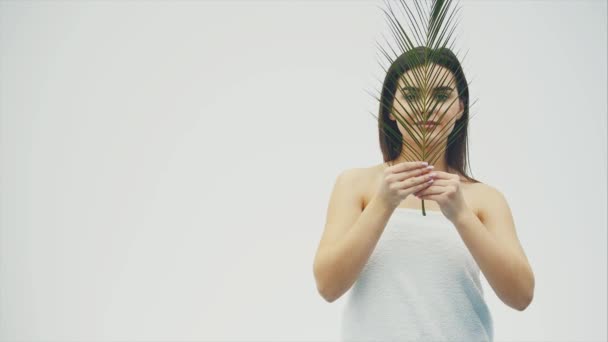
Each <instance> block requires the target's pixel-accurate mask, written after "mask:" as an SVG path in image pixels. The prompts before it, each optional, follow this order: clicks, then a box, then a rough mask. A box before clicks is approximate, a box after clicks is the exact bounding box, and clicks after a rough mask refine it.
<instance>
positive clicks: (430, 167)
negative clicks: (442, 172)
mask: <svg viewBox="0 0 608 342" xmlns="http://www.w3.org/2000/svg"><path fill="white" fill-rule="evenodd" d="M434 167H435V166H433V165H429V166H427V167H426V168H427V169H429V170H430V169H432V168H434Z"/></svg>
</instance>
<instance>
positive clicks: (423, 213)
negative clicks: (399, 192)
mask: <svg viewBox="0 0 608 342" xmlns="http://www.w3.org/2000/svg"><path fill="white" fill-rule="evenodd" d="M422 215H423V216H426V211H425V210H424V200H422Z"/></svg>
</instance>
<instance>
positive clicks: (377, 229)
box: [313, 170, 395, 303]
mask: <svg viewBox="0 0 608 342" xmlns="http://www.w3.org/2000/svg"><path fill="white" fill-rule="evenodd" d="M357 172H358V171H356V170H350V171H347V172H343V173H342V174H341V175H340V176H339V177H338V178H337V180H336V183H335V185H334V189H333V192H332V195H331V198H330V201H329V206H328V210H327V222H326V224H325V229H324V232H323V236H322V238H321V241H320V243H319V247H318V250H317V253H316V256H315V260H314V265H313V272H314V276H315V280H316V284H317V289H318V291H319V293H320V294H321V296H322V297H323V298H324V299H325V300H326V301H328V302H330V303H331V302H333V301H334V300H336V299H338V298H340V297H341V296H342V295H343V294H344V293H345V292H346V291H348V289H349V288H350V287H351V286H352V285H353V284H354V282H355V280H356V279H357V277H358V275H359V273H360V272H361V270H362V269H363V266H364V265H365V263H366V262H367V260H368V258H369V257H370V255H371V254H372V252H373V250H374V248H375V246H376V244H377V242H378V240H379V239H380V236H381V235H382V232H383V231H384V228H385V226H386V224H387V222H388V220H389V218H390V216H391V214H392V212H393V211H394V210H395V208H394V207H392V206H390V205H387V204H385V203H383V202H382V201H380V200H379V199H378V198H376V197H374V198H373V199H372V200H370V202H369V203H368V204H367V206H366V207H365V209H364V210H361V196H360V195H359V194H360V191H358V190H357V189H359V188H361V184H362V182H361V181H360V179H359V178H357Z"/></svg>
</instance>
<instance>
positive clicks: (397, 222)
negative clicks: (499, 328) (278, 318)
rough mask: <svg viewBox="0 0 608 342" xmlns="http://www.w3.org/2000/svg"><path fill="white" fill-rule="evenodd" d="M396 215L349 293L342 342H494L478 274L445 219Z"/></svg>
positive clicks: (436, 214)
mask: <svg viewBox="0 0 608 342" xmlns="http://www.w3.org/2000/svg"><path fill="white" fill-rule="evenodd" d="M426 214H427V215H426V216H423V215H422V210H421V209H409V208H397V209H395V211H394V212H393V214H392V215H391V217H390V219H389V221H388V222H387V225H386V228H385V229H384V232H383V233H382V236H381V237H380V240H379V241H378V244H377V245H376V247H375V249H374V251H373V252H372V255H371V256H370V258H369V259H368V261H367V263H366V264H365V266H364V268H363V270H362V271H361V273H360V274H359V277H358V278H357V281H356V282H355V283H354V284H353V286H352V287H351V288H350V290H349V291H348V292H347V293H346V300H347V302H346V303H345V307H344V311H343V315H342V321H341V340H342V341H425V342H426V341H429V342H434V341H450V342H451V341H454V342H456V341H458V342H460V341H462V342H465V341H466V342H476V341H490V342H491V341H493V338H494V329H493V322H492V316H491V313H490V311H489V308H488V306H487V305H486V302H485V300H484V298H483V289H482V287H481V283H480V281H479V274H480V270H479V267H478V265H477V263H476V262H475V259H473V256H472V255H471V254H470V252H469V250H468V249H467V247H466V245H465V244H464V241H462V238H461V237H460V235H459V234H458V231H456V227H454V225H453V224H452V222H451V221H450V220H448V219H447V218H446V217H445V216H444V215H443V213H442V212H441V211H428V210H427V211H426Z"/></svg>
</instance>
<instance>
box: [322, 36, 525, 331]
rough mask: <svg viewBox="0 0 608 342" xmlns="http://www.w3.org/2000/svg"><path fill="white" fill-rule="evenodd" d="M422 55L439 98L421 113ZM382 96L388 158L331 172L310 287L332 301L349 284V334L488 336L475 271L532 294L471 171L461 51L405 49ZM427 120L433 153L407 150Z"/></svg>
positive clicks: (499, 213)
mask: <svg viewBox="0 0 608 342" xmlns="http://www.w3.org/2000/svg"><path fill="white" fill-rule="evenodd" d="M425 58H430V59H431V62H432V63H431V64H430V65H432V66H433V67H432V68H433V69H432V70H433V73H434V74H437V77H435V76H433V81H434V83H432V84H430V86H431V89H433V92H432V95H433V99H432V101H437V102H439V105H437V106H435V107H433V110H432V111H430V112H429V113H427V114H426V116H419V117H418V116H414V115H412V111H413V110H414V109H415V108H420V107H416V103H415V101H417V100H418V99H417V98H416V97H417V96H418V95H419V94H420V92H419V90H420V89H422V88H423V85H421V84H419V82H418V81H421V79H420V78H419V77H417V75H419V74H420V73H415V71H416V72H419V71H424V70H426V69H424V68H428V65H429V64H425V65H421V64H420V62H419V61H422V60H424V59H425ZM404 79H405V80H407V82H405V81H404ZM380 102H381V104H380V115H379V116H378V120H379V124H378V127H379V135H380V147H381V150H382V154H383V157H384V163H382V164H378V165H373V166H370V167H367V168H354V169H348V170H345V171H343V172H341V173H340V175H338V177H337V179H336V182H335V184H334V188H333V191H332V194H331V198H330V200H329V205H328V210H327V219H326V224H325V228H324V231H323V235H322V237H321V240H320V242H319V246H318V249H317V253H316V255H315V260H314V267H313V269H314V276H315V281H316V285H317V289H318V291H319V293H320V295H321V296H322V297H323V298H324V299H325V300H326V301H328V302H333V301H335V300H336V299H338V298H340V297H341V296H342V295H343V294H344V293H346V292H347V291H349V290H350V291H349V294H350V295H349V297H348V300H347V302H346V304H345V308H344V312H343V316H342V326H341V338H342V340H344V341H350V340H387V341H388V340H400V341H410V340H411V341H493V338H494V330H493V321H492V315H491V313H490V311H489V308H488V306H487V304H486V302H485V300H484V292H483V288H482V287H481V283H480V280H479V275H480V271H481V272H483V274H484V276H485V278H486V279H487V281H488V283H489V284H490V285H491V286H492V289H493V290H494V292H495V293H496V295H497V296H498V297H499V298H500V299H501V300H502V301H503V302H504V303H505V304H506V305H508V306H510V307H512V308H514V309H516V310H520V311H521V310H524V309H525V308H526V307H527V306H528V305H529V304H530V302H531V301H532V298H533V293H534V275H533V272H532V269H531V267H530V265H529V262H528V260H527V257H526V255H525V253H524V250H523V248H522V246H521V245H520V242H519V240H518V237H517V233H516V230H515V224H514V220H513V217H512V215H511V211H510V208H509V205H508V203H507V201H506V199H505V197H504V196H503V195H502V193H501V192H500V191H498V190H497V189H496V188H494V187H492V186H490V185H487V184H484V183H482V182H479V181H477V180H475V179H473V178H471V177H469V176H468V175H467V174H466V171H465V166H466V165H467V163H466V159H467V148H466V147H467V145H466V144H467V127H466V126H467V123H468V117H469V93H468V87H467V82H466V79H465V77H464V74H463V71H462V68H461V65H460V62H459V61H458V59H457V57H456V56H455V55H454V54H453V53H452V51H450V50H449V49H447V48H443V49H439V50H433V51H431V52H429V50H428V48H425V47H421V48H417V49H414V50H410V51H408V52H407V53H405V54H403V55H401V56H400V57H399V58H398V59H396V60H395V62H394V63H393V64H392V65H391V67H390V68H389V70H388V72H387V75H386V78H385V80H384V84H383V90H382V93H381V98H380ZM408 113H409V114H408ZM394 114H399V115H397V116H395V115H394ZM421 117H423V118H424V119H422V120H420V118H421ZM404 120H405V121H404ZM423 125H426V126H424V127H423ZM387 126H388V127H390V128H392V131H393V132H395V133H397V132H399V133H400V134H401V137H402V139H401V140H400V141H399V140H397V139H391V137H390V136H389V135H388V134H387V130H386V127H387ZM455 127H460V129H454V128H455ZM413 130H415V132H414V131H413ZM423 131H424V132H425V133H426V139H425V141H427V143H428V144H430V145H428V144H427V147H426V149H427V151H428V150H433V151H439V154H438V155H439V158H436V159H434V160H437V161H436V162H435V163H433V165H426V164H425V163H424V162H423V161H420V160H417V159H415V158H412V157H411V156H415V155H420V152H421V151H420V150H418V151H416V150H415V148H416V146H417V145H416V144H415V143H414V142H415V141H416V137H419V135H418V134H422V133H423ZM441 132H443V133H441ZM448 133H449V135H448ZM452 140H453V142H450V143H449V144H448V141H452ZM415 152H417V153H415ZM410 195H412V196H410ZM422 199H424V201H425V202H424V204H425V209H426V214H427V215H426V216H423V215H422V208H421V200H422Z"/></svg>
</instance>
